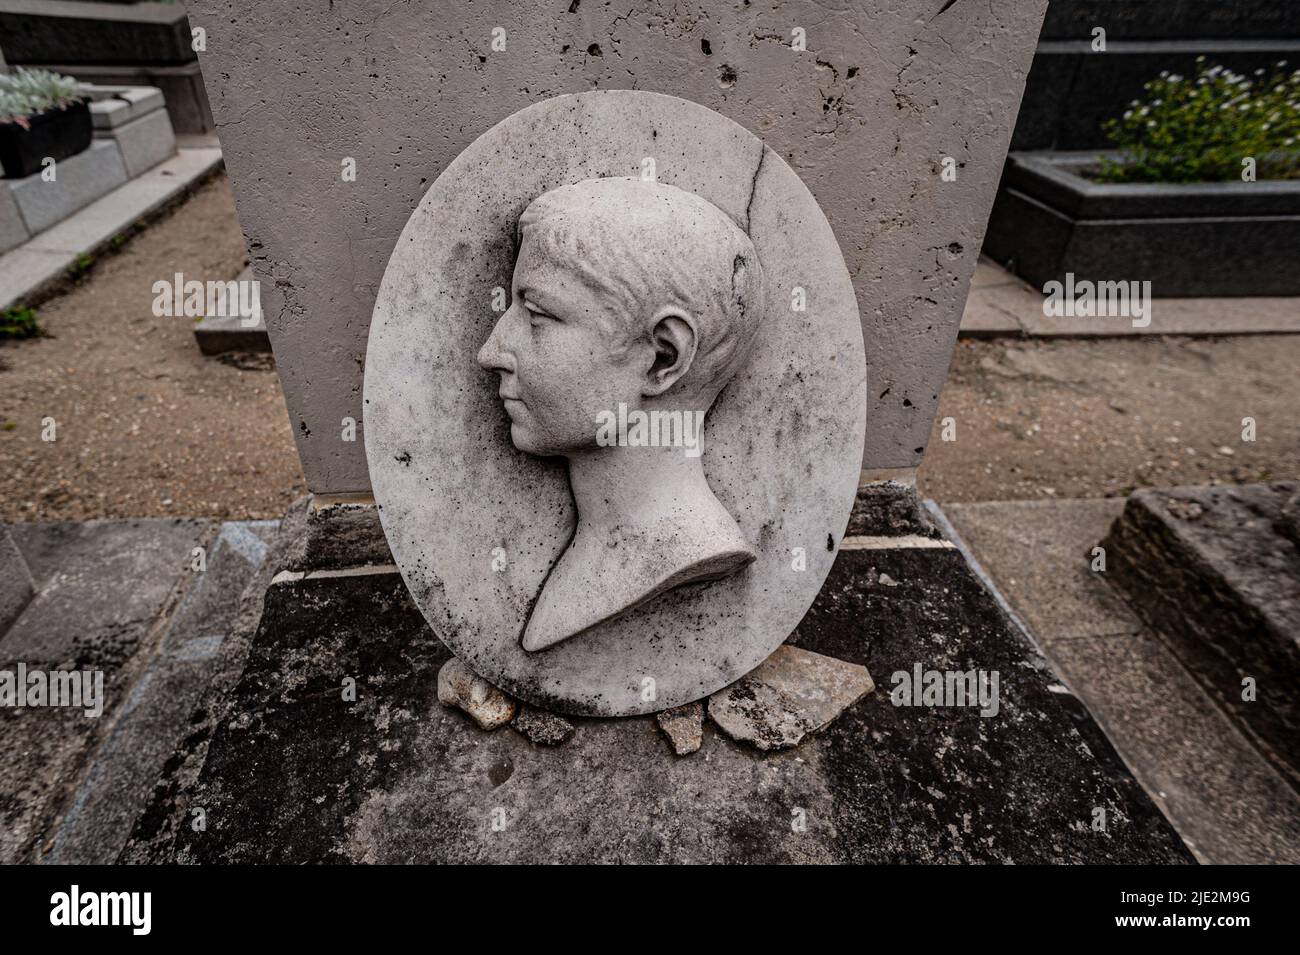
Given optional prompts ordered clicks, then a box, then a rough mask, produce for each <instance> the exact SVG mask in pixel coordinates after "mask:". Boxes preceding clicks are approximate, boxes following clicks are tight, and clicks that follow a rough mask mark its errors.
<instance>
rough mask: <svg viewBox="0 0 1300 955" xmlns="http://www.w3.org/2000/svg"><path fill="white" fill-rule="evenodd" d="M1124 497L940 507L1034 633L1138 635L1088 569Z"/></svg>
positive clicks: (1134, 622) (1056, 637) (1055, 636)
mask: <svg viewBox="0 0 1300 955" xmlns="http://www.w3.org/2000/svg"><path fill="white" fill-rule="evenodd" d="M1122 510H1124V500H1123V499H1122V498H1094V499H1085V500H1070V501H989V502H981V503H978V504H948V505H945V506H944V507H943V512H944V514H946V515H947V516H948V519H949V520H950V521H952V523H953V526H955V527H956V529H957V532H958V533H959V534H960V535H961V537H962V539H963V540H964V541H966V543H967V544H969V545H970V547H971V549H972V550H973V551H974V553H975V555H976V556H977V557H978V558H979V561H980V563H981V564H983V565H984V566H985V568H986V569H988V570H989V572H990V573H992V574H993V575H994V580H996V582H997V585H998V589H999V590H1001V591H1002V594H1003V595H1004V596H1005V597H1006V598H1007V600H1008V601H1010V602H1011V605H1012V606H1013V607H1015V608H1016V612H1017V613H1018V614H1019V615H1020V617H1021V619H1022V620H1024V621H1025V623H1026V624H1027V625H1028V626H1029V629H1030V630H1031V631H1032V632H1033V633H1034V634H1036V635H1038V634H1045V633H1050V634H1051V639H1052V641H1053V642H1057V641H1060V640H1069V639H1077V638H1083V637H1105V636H1117V635H1121V634H1131V633H1136V632H1137V631H1138V630H1141V629H1142V621H1140V620H1138V619H1137V617H1136V616H1134V614H1133V612H1132V611H1131V610H1129V608H1128V606H1127V605H1126V604H1125V603H1124V601H1123V600H1122V599H1121V598H1120V597H1119V595H1118V594H1116V593H1115V592H1114V591H1112V590H1111V589H1110V588H1109V587H1107V586H1106V585H1105V584H1104V583H1102V582H1101V581H1100V580H1099V578H1098V577H1097V575H1096V573H1095V572H1094V571H1093V570H1092V569H1091V565H1092V560H1093V558H1092V555H1091V553H1090V552H1091V550H1092V548H1093V547H1094V546H1095V545H1096V544H1098V543H1099V542H1100V541H1101V539H1102V538H1103V537H1105V536H1106V531H1107V530H1109V529H1110V525H1111V522H1112V521H1113V520H1114V519H1115V518H1116V517H1118V516H1119V514H1120V512H1121V511H1122Z"/></svg>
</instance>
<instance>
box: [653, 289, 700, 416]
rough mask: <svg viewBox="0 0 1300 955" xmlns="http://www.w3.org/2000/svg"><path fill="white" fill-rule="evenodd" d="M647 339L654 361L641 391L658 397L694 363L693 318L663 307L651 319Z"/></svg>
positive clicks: (679, 311)
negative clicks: (650, 345)
mask: <svg viewBox="0 0 1300 955" xmlns="http://www.w3.org/2000/svg"><path fill="white" fill-rule="evenodd" d="M650 338H651V341H653V342H654V348H655V360H654V364H653V365H651V366H650V371H649V372H648V373H647V374H646V381H645V385H644V387H642V389H641V393H642V394H643V395H645V396H646V397H651V396H654V395H662V394H663V393H664V392H665V391H667V390H668V389H669V388H671V387H672V386H673V385H675V384H677V382H678V381H680V380H681V377H682V376H683V375H684V374H686V372H688V371H689V370H690V367H691V362H693V361H695V348H696V337H695V319H693V318H692V317H691V316H690V315H688V314H686V313H685V312H683V311H682V310H681V309H676V308H665V309H663V310H661V311H660V313H659V314H658V315H657V316H655V323H654V328H653V329H652V330H651V332H650Z"/></svg>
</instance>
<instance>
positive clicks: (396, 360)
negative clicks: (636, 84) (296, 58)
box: [357, 90, 868, 716]
mask: <svg viewBox="0 0 1300 955" xmlns="http://www.w3.org/2000/svg"><path fill="white" fill-rule="evenodd" d="M647 158H651V159H653V160H654V164H655V171H656V180H657V181H655V182H647V181H642V180H641V179H640V173H641V172H642V171H643V170H644V169H646V168H647V164H646V160H647ZM618 177H635V178H618ZM760 263H761V265H760ZM505 289H509V290H510V294H509V296H508V298H507V300H506V301H504V302H503V301H502V300H501V298H502V296H501V293H502V292H503V291H504V290H505ZM489 302H491V303H492V305H493V308H487V307H485V306H486V305H487V304H488V303H489ZM365 361H366V378H365V394H364V396H363V397H364V401H363V406H364V420H363V422H361V424H362V428H361V433H362V435H363V436H364V439H365V443H366V463H367V467H368V471H369V478H370V483H371V486H372V487H373V489H374V494H375V500H376V502H377V504H378V506H379V517H380V520H381V521H382V522H383V526H384V535H385V537H386V538H387V540H388V546H389V549H390V551H391V553H392V555H393V562H394V564H396V566H397V568H398V570H399V571H400V572H401V575H402V579H403V580H404V581H405V583H406V587H407V590H408V591H409V594H410V597H411V600H412V602H413V603H414V604H415V605H416V606H417V607H418V608H419V609H420V612H421V613H422V614H423V615H424V617H425V619H426V620H427V621H428V623H429V630H430V633H432V634H433V635H435V636H436V637H437V639H439V640H441V641H442V642H443V643H444V644H446V646H447V647H448V648H450V649H451V651H452V652H453V653H455V654H456V656H457V657H459V658H460V659H461V660H462V661H463V662H464V663H465V665H466V666H467V667H469V668H470V669H471V670H473V671H474V672H475V673H477V674H478V675H479V676H481V677H483V678H484V679H485V680H487V681H488V682H489V683H491V684H493V685H495V686H497V687H500V688H501V689H502V690H504V691H505V692H507V693H509V694H511V695H512V696H516V697H518V698H520V699H523V700H527V701H528V702H529V703H532V704H535V705H537V706H541V707H544V708H546V709H548V710H552V711H555V712H560V713H571V714H575V715H583V716H627V715H631V714H638V713H653V712H657V711H659V710H664V709H668V708H670V707H674V706H680V705H682V704H684V703H689V702H691V701H692V700H699V699H702V698H704V697H706V696H708V695H709V694H710V693H713V692H715V691H716V690H718V689H721V688H722V687H724V686H726V685H727V684H729V683H732V682H734V681H735V680H737V679H739V678H740V677H742V676H744V675H745V674H746V673H748V672H749V671H750V670H752V669H753V668H754V667H756V666H758V665H759V664H760V663H762V661H763V660H764V659H766V658H767V657H768V656H769V655H770V654H771V653H772V651H773V650H775V649H776V648H777V647H778V646H780V644H781V643H782V642H783V641H784V640H785V639H786V638H787V637H789V636H790V634H791V633H792V632H794V630H795V628H796V627H797V626H798V625H799V622H800V620H802V619H803V617H804V614H805V613H807V611H808V608H809V607H810V606H811V605H812V603H813V600H814V599H815V598H816V596H817V594H818V592H819V591H820V590H821V587H822V584H823V582H824V581H825V580H826V578H827V575H828V574H829V573H830V570H831V566H832V564H833V563H834V561H835V556H836V553H837V547H836V542H838V541H839V540H840V539H841V538H842V536H843V535H844V532H845V527H846V525H847V523H848V517H849V511H850V509H851V507H852V504H853V499H854V495H855V493H856V492H857V487H858V477H859V471H860V468H861V466H862V449H863V439H864V436H865V435H866V433H867V393H868V381H867V368H866V357H865V353H864V349H863V343H862V324H861V317H860V313H859V309H858V304H857V299H856V296H855V294H854V291H853V281H852V279H851V278H850V276H849V270H848V268H847V266H846V265H845V262H844V256H843V255H842V254H841V252H840V248H839V244H838V243H837V242H836V239H835V233H834V232H833V231H832V229H831V226H830V223H829V222H828V221H827V219H826V216H825V215H824V214H823V213H822V211H821V209H820V208H818V206H817V200H816V198H815V197H814V196H813V194H812V192H811V191H810V190H809V189H808V186H807V185H805V184H804V183H803V182H802V181H800V179H799V176H798V174H797V173H796V172H795V171H794V170H793V169H791V168H790V166H789V165H788V164H787V163H786V162H785V160H784V159H782V158H781V156H780V154H779V153H777V152H776V151H774V150H773V149H771V148H770V147H768V146H765V145H764V144H763V142H762V141H761V140H760V139H759V138H758V137H757V136H755V135H754V134H753V133H752V132H751V131H749V130H748V129H745V128H744V127H743V126H741V125H739V124H738V123H736V122H734V121H733V120H731V119H728V118H727V117H725V116H722V115H720V114H718V113H715V112H714V111H712V110H710V109H708V108H707V107H705V106H701V105H700V104H698V103H691V102H689V101H687V100H684V99H680V98H678V97H675V96H665V95H663V94H661V93H650V92H646V91H644V90H589V91H587V92H583V93H569V94H564V95H562V96H555V97H552V98H550V99H546V100H543V101H541V102H538V103H533V104H531V105H529V106H526V107H525V108H523V109H521V110H519V111H518V112H516V113H512V114H511V115H509V116H506V117H503V118H502V119H501V121H500V122H498V123H497V124H496V125H494V126H492V127H491V128H489V129H485V130H484V131H483V133H482V134H481V135H480V136H479V137H478V138H477V139H475V140H474V141H473V142H472V143H470V144H469V145H467V146H466V147H465V148H464V150H463V151H462V152H461V153H460V155H458V156H457V157H456V158H455V159H454V160H453V161H452V162H451V163H450V164H449V165H447V166H446V167H445V168H443V169H442V171H441V172H439V173H438V176H437V178H436V179H435V181H434V182H433V183H432V184H431V185H430V186H429V189H428V191H427V192H426V193H425V195H424V198H423V199H421V200H420V202H419V204H418V206H417V207H416V208H415V209H414V210H413V211H412V212H411V216H410V219H409V220H408V221H407V223H406V227H405V228H404V229H403V230H402V234H401V235H400V236H399V237H398V239H397V241H396V243H395V245H394V247H393V251H392V256H391V257H390V259H389V262H388V267H387V268H386V269H385V270H384V278H383V281H382V282H381V283H380V287H379V291H378V294H377V296H376V299H375V310H374V313H373V315H372V317H371V323H370V331H369V338H368V341H367V344H366V358H365ZM503 402H504V407H503V406H502V405H503ZM706 416H707V418H706ZM706 421H707V427H706ZM357 479H358V481H360V480H362V479H363V478H362V477H361V476H358V478H357Z"/></svg>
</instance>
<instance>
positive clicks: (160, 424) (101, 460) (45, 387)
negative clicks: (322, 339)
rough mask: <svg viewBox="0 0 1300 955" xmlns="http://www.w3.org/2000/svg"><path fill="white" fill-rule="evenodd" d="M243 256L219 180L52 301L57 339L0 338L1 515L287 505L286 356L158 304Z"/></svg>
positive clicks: (297, 490) (236, 265)
mask: <svg viewBox="0 0 1300 955" xmlns="http://www.w3.org/2000/svg"><path fill="white" fill-rule="evenodd" d="M244 264H245V258H244V242H243V237H242V236H241V234H240V230H239V222H238V220H237V219H236V217H235V207H234V202H233V200H232V198H231V195H230V186H229V184H228V182H227V180H226V178H225V177H224V176H219V177H217V178H215V179H213V180H212V181H210V182H209V183H207V184H206V185H205V186H203V187H201V188H200V189H199V190H198V191H197V192H195V194H194V195H193V196H191V197H190V198H189V199H188V200H187V201H186V202H185V203H184V204H182V205H181V206H179V207H178V208H176V209H175V210H173V211H172V212H171V213H170V214H169V215H167V216H166V217H165V218H163V219H161V220H159V221H158V222H156V223H154V224H153V225H151V226H150V227H149V228H147V229H146V230H144V231H143V232H142V233H141V234H139V235H137V236H136V237H135V238H133V239H131V240H130V241H129V242H128V243H127V244H126V245H125V246H124V247H123V248H122V249H121V250H120V251H119V252H117V253H116V254H114V255H110V256H107V257H104V258H102V259H101V260H100V261H98V262H97V263H96V264H95V266H94V268H93V269H92V270H91V272H90V274H89V275H88V276H87V277H86V278H84V279H83V280H82V281H81V282H80V283H79V284H78V285H77V286H76V287H75V288H73V289H71V290H70V291H69V292H67V293H66V294H64V295H61V296H59V297H57V298H54V299H51V300H50V301H48V302H46V303H45V304H44V305H43V306H42V307H41V308H40V310H39V311H40V317H41V325H42V327H43V328H44V329H45V330H46V332H48V333H49V335H50V336H52V337H49V338H38V339H28V340H25V341H19V342H10V343H6V344H3V345H0V521H53V520H81V519H85V518H92V517H145V516H152V517H158V516H172V515H177V516H197V517H220V518H234V519H246V518H258V517H281V516H283V514H284V512H285V510H286V508H287V507H288V505H289V503H290V502H291V501H292V500H293V499H294V498H295V497H296V496H298V495H300V494H302V493H304V491H305V484H304V482H303V477H302V470H301V468H300V466H299V464H298V456H297V454H296V452H295V450H294V445H293V436H292V433H291V431H290V428H289V419H288V416H287V414H286V413H285V408H284V398H283V396H282V394H281V392H280V384H279V379H278V378H277V377H276V374H275V371H274V368H272V367H269V366H268V363H267V362H266V361H265V360H263V361H261V362H260V364H261V366H262V367H260V368H259V367H256V365H257V364H258V363H257V362H254V363H253V365H254V367H243V368H241V367H236V366H235V365H233V364H229V363H225V362H223V361H219V360H216V359H212V358H205V357H203V356H202V355H200V354H199V350H198V346H197V345H196V344H195V342H194V334H193V330H192V329H193V319H188V318H156V317H154V315H153V313H152V311H151V305H152V302H153V298H154V296H153V292H152V290H151V286H152V285H153V283H154V282H155V281H157V280H158V279H169V280H170V279H171V278H172V276H173V273H175V272H182V273H184V275H185V277H186V278H187V279H190V278H195V279H199V280H201V281H206V280H208V279H231V278H234V277H235V276H236V275H238V274H239V271H240V270H241V269H242V268H243V266H244ZM245 364H248V363H245ZM46 417H52V418H54V420H55V422H56V432H55V433H56V440H54V441H53V442H46V441H43V440H41V431H42V425H41V422H42V419H44V418H46Z"/></svg>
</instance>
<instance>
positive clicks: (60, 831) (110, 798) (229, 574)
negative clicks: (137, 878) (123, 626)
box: [42, 521, 278, 864]
mask: <svg viewBox="0 0 1300 955" xmlns="http://www.w3.org/2000/svg"><path fill="white" fill-rule="evenodd" d="M277 527H278V522H277V521H253V522H248V521H243V522H226V523H224V524H222V525H221V529H220V532H219V534H218V536H217V538H216V540H214V541H213V542H212V543H211V545H210V546H209V547H208V548H207V554H206V569H205V570H203V571H202V572H201V573H197V574H192V575H191V578H190V580H189V586H188V587H187V589H186V590H185V592H184V595H183V596H182V598H181V599H180V601H179V604H178V605H177V607H176V608H175V610H174V611H173V612H172V614H171V616H170V620H169V621H168V624H167V627H166V629H165V631H164V632H163V635H162V637H161V640H160V641H159V643H158V645H157V648H156V652H155V653H154V654H153V656H152V657H151V658H150V660H149V661H148V663H147V664H146V665H145V666H144V668H143V670H142V672H141V673H140V676H139V677H138V679H137V680H136V681H135V683H134V685H133V686H132V689H131V693H130V696H129V698H128V699H127V701H126V703H125V704H124V705H123V706H122V708H121V710H120V712H119V713H118V714H117V716H116V718H115V720H114V722H113V725H112V726H111V728H110V729H109V730H108V732H107V734H106V736H105V738H104V741H103V743H102V744H101V745H100V746H99V748H98V749H97V750H96V751H95V754H94V757H93V760H92V761H91V763H90V765H89V768H88V769H87V770H86V771H85V773H84V774H83V776H82V778H81V782H80V784H79V785H78V786H77V787H76V790H75V792H74V793H73V795H72V796H71V798H70V800H69V803H68V808H67V809H66V810H65V811H64V813H63V815H62V820H61V822H60V824H59V825H58V828H57V830H56V831H55V833H54V836H53V838H52V840H51V841H52V847H51V848H50V851H49V852H48V853H47V854H45V855H44V856H43V860H42V861H45V862H54V863H64V862H76V863H89V864H110V863H112V862H115V861H116V860H117V856H118V853H119V852H120V851H121V849H122V846H123V845H124V844H125V843H126V840H127V837H128V836H129V835H130V833H131V827H132V825H133V824H134V822H135V819H136V817H137V816H138V815H139V813H140V811H141V810H142V809H143V807H144V805H145V803H146V802H147V800H148V798H149V795H150V792H151V790H152V789H153V785H154V782H155V781H156V780H157V779H158V776H159V774H160V772H161V770H162V767H163V764H164V763H165V762H166V761H167V759H168V757H170V756H171V754H172V753H173V752H174V750H175V749H176V746H177V744H178V743H179V742H180V741H181V739H182V737H183V736H184V735H185V734H186V733H187V732H188V731H189V725H190V722H189V718H190V715H191V714H192V713H193V711H194V708H195V706H196V704H197V703H198V700H199V698H200V697H201V696H202V694H203V692H204V691H205V689H206V688H207V686H208V683H209V681H210V679H211V677H212V675H213V672H214V669H215V666H216V661H217V656H218V654H219V652H220V650H221V646H222V644H223V642H224V641H225V639H226V637H227V636H228V634H229V631H230V628H231V626H232V624H233V622H234V618H235V616H236V613H237V611H238V609H239V603H240V597H241V595H242V594H243V592H244V588H245V587H246V586H247V585H248V583H249V581H250V580H251V579H252V578H253V575H254V574H255V573H256V572H257V570H258V569H259V567H260V566H261V564H262V561H263V560H264V559H265V557H266V554H267V550H268V546H269V542H270V540H271V539H272V538H273V537H274V535H275V532H276V529H277Z"/></svg>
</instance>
